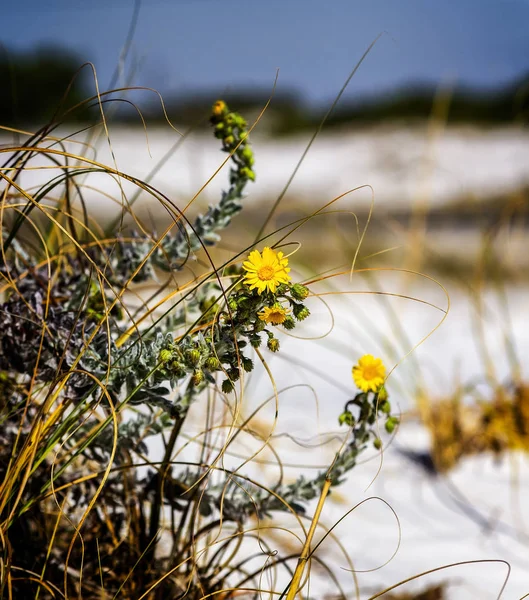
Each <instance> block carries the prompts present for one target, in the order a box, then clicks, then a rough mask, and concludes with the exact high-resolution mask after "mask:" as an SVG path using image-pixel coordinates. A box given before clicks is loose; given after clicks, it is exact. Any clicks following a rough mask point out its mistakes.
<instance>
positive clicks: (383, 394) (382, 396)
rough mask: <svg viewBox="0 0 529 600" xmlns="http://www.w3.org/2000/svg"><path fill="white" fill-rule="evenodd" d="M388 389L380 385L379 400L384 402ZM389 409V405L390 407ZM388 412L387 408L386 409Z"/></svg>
mask: <svg viewBox="0 0 529 600" xmlns="http://www.w3.org/2000/svg"><path fill="white" fill-rule="evenodd" d="M388 396H389V394H388V391H387V390H386V387H385V386H381V388H380V389H379V390H378V400H379V402H385V401H386V400H387V399H388ZM390 409H391V407H390ZM387 412H389V410H388V411H387Z"/></svg>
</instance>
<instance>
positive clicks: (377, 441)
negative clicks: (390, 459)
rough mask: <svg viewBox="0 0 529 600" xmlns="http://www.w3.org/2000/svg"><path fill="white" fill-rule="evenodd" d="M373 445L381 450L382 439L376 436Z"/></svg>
mask: <svg viewBox="0 0 529 600" xmlns="http://www.w3.org/2000/svg"><path fill="white" fill-rule="evenodd" d="M373 446H374V447H375V448H376V449H377V450H380V449H381V448H382V440H381V439H380V438H375V439H374V441H373Z"/></svg>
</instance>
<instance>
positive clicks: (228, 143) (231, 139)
mask: <svg viewBox="0 0 529 600" xmlns="http://www.w3.org/2000/svg"><path fill="white" fill-rule="evenodd" d="M222 141H223V142H224V144H225V145H226V146H232V145H233V143H234V142H235V138H234V137H233V136H232V135H228V136H226V137H225V138H224V139H223V140H222Z"/></svg>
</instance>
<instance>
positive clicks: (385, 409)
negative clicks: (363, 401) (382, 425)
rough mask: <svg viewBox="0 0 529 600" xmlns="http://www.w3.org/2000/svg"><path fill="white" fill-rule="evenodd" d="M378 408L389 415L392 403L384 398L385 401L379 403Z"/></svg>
mask: <svg viewBox="0 0 529 600" xmlns="http://www.w3.org/2000/svg"><path fill="white" fill-rule="evenodd" d="M378 410H379V411H381V412H383V413H385V414H386V415H389V413H390V412H391V404H390V403H389V402H388V401H387V400H384V402H380V403H379V405H378Z"/></svg>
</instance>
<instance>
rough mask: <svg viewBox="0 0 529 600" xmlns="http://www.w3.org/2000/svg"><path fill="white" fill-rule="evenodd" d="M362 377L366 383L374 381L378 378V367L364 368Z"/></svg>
mask: <svg viewBox="0 0 529 600" xmlns="http://www.w3.org/2000/svg"><path fill="white" fill-rule="evenodd" d="M363 371H364V372H363V376H364V379H365V380H366V381H371V379H376V378H377V377H379V374H378V367H376V366H375V367H364V369H363Z"/></svg>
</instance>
